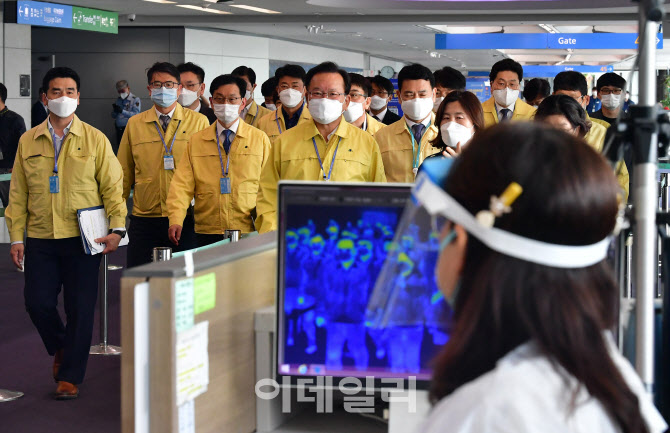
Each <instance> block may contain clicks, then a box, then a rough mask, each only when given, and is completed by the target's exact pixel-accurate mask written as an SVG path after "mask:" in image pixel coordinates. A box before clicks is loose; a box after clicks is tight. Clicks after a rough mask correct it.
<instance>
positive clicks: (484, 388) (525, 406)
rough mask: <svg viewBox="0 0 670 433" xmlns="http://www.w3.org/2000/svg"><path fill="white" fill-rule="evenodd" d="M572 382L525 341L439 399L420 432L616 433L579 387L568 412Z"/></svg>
mask: <svg viewBox="0 0 670 433" xmlns="http://www.w3.org/2000/svg"><path fill="white" fill-rule="evenodd" d="M605 339H606V341H607V344H608V346H609V349H610V355H611V356H612V359H613V360H614V363H615V365H616V366H617V367H618V368H619V371H620V372H621V375H622V376H623V378H624V380H625V381H626V382H627V383H628V386H629V387H630V389H631V390H632V391H633V392H634V393H635V394H636V395H637V397H638V399H639V400H640V410H641V413H642V417H643V418H644V419H645V421H646V422H647V425H648V428H649V430H650V432H651V433H661V432H665V430H666V429H667V428H668V426H667V424H666V423H665V421H664V420H663V418H662V417H661V415H660V413H659V412H658V410H656V408H655V407H654V405H653V403H652V402H651V400H650V399H649V397H648V396H647V394H645V392H644V387H643V385H642V381H641V380H640V379H639V377H638V376H637V374H636V372H635V370H634V369H633V367H632V366H631V365H630V363H629V362H628V361H627V360H626V359H625V358H624V357H623V356H621V354H619V352H618V350H617V348H616V346H615V345H614V342H613V340H612V338H611V336H610V335H609V333H608V334H606V336H605ZM557 369H558V370H557ZM559 371H563V372H564V375H561V374H560V373H559ZM566 377H567V378H569V379H568V380H567V382H566V380H565V378H566ZM576 385H577V380H576V379H575V378H574V377H572V376H570V375H568V374H567V373H565V370H563V369H562V368H561V367H560V366H558V364H557V366H554V365H552V363H551V362H550V360H549V359H548V358H547V357H546V356H544V355H542V354H541V353H540V352H539V350H538V349H537V347H536V345H535V344H534V343H527V344H524V345H522V346H520V347H518V348H517V349H515V350H513V351H512V352H510V353H509V354H507V355H506V356H505V357H504V358H502V359H501V360H499V361H498V363H497V365H496V367H495V369H493V370H492V371H490V372H488V373H486V374H484V375H483V376H481V377H479V378H477V379H475V380H473V381H472V382H470V383H467V384H465V385H463V386H461V387H460V388H459V389H457V390H456V391H455V392H454V393H452V394H451V395H449V396H447V397H445V398H444V399H442V400H441V401H439V402H438V403H437V405H435V407H434V408H433V409H432V411H431V413H430V415H429V417H428V419H427V421H426V422H425V423H424V424H423V426H422V428H421V429H420V431H421V432H422V433H445V432H449V433H466V432H486V433H524V432H543V433H559V432H560V433H565V432H574V433H620V428H619V426H618V424H617V423H616V422H615V421H614V420H613V419H612V418H611V417H610V416H609V415H608V413H607V412H606V411H605V408H604V407H603V406H602V404H601V403H600V402H599V401H598V400H596V399H595V398H592V397H591V396H590V394H589V393H588V391H587V390H586V388H585V387H584V386H582V387H581V390H580V392H579V393H578V394H577V398H576V399H575V407H574V410H572V411H571V402H572V396H573V391H574V389H575V386H576Z"/></svg>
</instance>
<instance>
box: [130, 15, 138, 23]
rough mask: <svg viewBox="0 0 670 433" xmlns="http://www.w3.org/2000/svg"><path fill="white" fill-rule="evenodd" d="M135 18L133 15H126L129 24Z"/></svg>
mask: <svg viewBox="0 0 670 433" xmlns="http://www.w3.org/2000/svg"><path fill="white" fill-rule="evenodd" d="M136 17H137V16H136V15H135V14H128V21H130V22H132V21H135V18H136Z"/></svg>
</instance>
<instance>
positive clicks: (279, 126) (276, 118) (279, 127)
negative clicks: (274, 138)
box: [275, 114, 281, 134]
mask: <svg viewBox="0 0 670 433" xmlns="http://www.w3.org/2000/svg"><path fill="white" fill-rule="evenodd" d="M275 120H276V121H277V129H279V134H281V125H280V124H279V114H277V117H275Z"/></svg>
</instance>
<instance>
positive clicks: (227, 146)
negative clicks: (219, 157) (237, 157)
mask: <svg viewBox="0 0 670 433" xmlns="http://www.w3.org/2000/svg"><path fill="white" fill-rule="evenodd" d="M223 133H224V134H225V136H226V138H225V139H224V140H223V150H225V151H226V154H228V153H230V134H232V133H233V131H231V130H230V129H225V130H224V131H223Z"/></svg>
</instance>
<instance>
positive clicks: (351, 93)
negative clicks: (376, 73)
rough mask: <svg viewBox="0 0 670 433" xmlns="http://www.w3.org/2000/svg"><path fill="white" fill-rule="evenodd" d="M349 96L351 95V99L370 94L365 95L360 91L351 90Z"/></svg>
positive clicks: (365, 96)
mask: <svg viewBox="0 0 670 433" xmlns="http://www.w3.org/2000/svg"><path fill="white" fill-rule="evenodd" d="M349 96H351V99H358V98H367V97H368V95H364V94H362V93H358V92H349Z"/></svg>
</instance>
